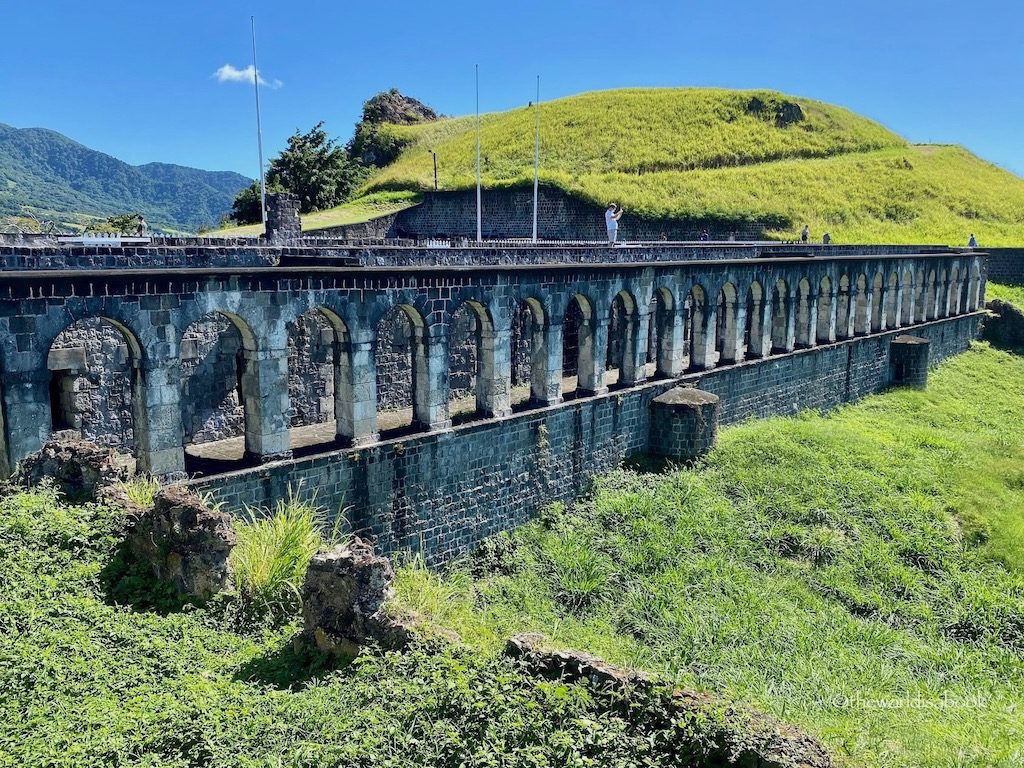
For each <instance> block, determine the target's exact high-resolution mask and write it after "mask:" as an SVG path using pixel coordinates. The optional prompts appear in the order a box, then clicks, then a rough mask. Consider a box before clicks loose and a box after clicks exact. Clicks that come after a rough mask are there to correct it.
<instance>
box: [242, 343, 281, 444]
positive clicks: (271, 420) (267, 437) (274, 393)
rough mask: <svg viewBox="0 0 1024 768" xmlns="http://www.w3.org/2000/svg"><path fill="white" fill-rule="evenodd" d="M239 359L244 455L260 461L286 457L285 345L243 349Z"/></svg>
mask: <svg viewBox="0 0 1024 768" xmlns="http://www.w3.org/2000/svg"><path fill="white" fill-rule="evenodd" d="M242 359H243V361H244V363H245V367H244V370H243V371H242V400H243V402H244V404H245V453H246V456H248V457H250V458H253V459H256V460H257V461H259V462H261V463H263V462H268V461H275V460H277V459H285V458H289V457H290V456H291V455H292V451H291V441H290V436H289V433H288V427H289V424H288V349H287V347H284V348H281V349H261V350H252V349H246V350H243V351H242Z"/></svg>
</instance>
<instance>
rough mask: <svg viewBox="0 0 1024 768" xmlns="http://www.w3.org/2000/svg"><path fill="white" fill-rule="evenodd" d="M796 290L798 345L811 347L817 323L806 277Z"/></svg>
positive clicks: (801, 280) (809, 285) (809, 284)
mask: <svg viewBox="0 0 1024 768" xmlns="http://www.w3.org/2000/svg"><path fill="white" fill-rule="evenodd" d="M796 290H797V300H796V345H797V346H798V347H810V346H812V345H813V344H814V326H815V324H816V322H817V318H816V317H815V312H814V300H813V298H812V297H811V283H810V281H808V279H807V278H806V277H803V278H801V279H800V282H799V283H797V288H796Z"/></svg>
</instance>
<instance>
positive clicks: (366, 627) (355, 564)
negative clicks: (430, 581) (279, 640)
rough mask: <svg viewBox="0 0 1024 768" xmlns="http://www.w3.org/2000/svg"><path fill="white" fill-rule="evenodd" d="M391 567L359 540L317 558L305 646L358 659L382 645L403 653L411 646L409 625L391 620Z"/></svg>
mask: <svg viewBox="0 0 1024 768" xmlns="http://www.w3.org/2000/svg"><path fill="white" fill-rule="evenodd" d="M394 579H395V572H394V570H393V569H392V568H391V562H390V561H389V560H388V559H387V558H386V557H382V556H380V555H377V554H375V553H374V551H373V545H372V544H369V543H367V542H365V541H363V540H362V539H360V538H359V537H355V538H353V539H352V541H350V542H349V543H348V544H345V545H339V546H336V547H334V548H333V549H331V550H330V551H328V552H321V553H320V554H318V555H315V556H314V557H313V559H312V561H311V562H310V564H309V570H308V571H307V572H306V581H305V583H304V584H303V585H302V618H303V624H304V628H303V631H302V635H301V638H300V641H301V642H303V643H305V644H307V645H312V646H315V647H317V648H319V649H320V650H322V651H326V652H328V653H332V654H337V655H341V656H355V655H356V654H357V653H358V652H359V647H360V646H361V645H364V644H366V643H368V642H371V641H376V642H378V643H380V644H381V646H383V647H385V648H391V649H398V648H403V647H405V646H406V645H407V644H408V642H409V629H408V626H407V623H406V622H404V621H403V620H401V619H396V618H393V617H391V616H390V615H389V614H388V613H387V611H386V608H385V603H386V602H387V601H388V600H389V599H390V598H391V597H392V596H393V594H394V591H393V589H392V587H391V585H392V582H394Z"/></svg>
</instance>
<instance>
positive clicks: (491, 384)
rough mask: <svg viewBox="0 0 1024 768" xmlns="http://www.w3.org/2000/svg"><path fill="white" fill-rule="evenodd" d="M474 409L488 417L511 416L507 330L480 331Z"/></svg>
mask: <svg viewBox="0 0 1024 768" xmlns="http://www.w3.org/2000/svg"><path fill="white" fill-rule="evenodd" d="M476 409H477V411H478V412H479V413H482V414H484V415H486V416H492V417H494V416H508V415H509V414H511V413H512V333H511V331H510V330H509V329H508V328H503V329H500V330H497V329H487V328H486V327H481V329H480V349H479V367H478V372H477V381H476Z"/></svg>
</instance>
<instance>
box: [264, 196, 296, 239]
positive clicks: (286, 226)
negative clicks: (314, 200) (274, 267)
mask: <svg viewBox="0 0 1024 768" xmlns="http://www.w3.org/2000/svg"><path fill="white" fill-rule="evenodd" d="M264 237H265V238H266V239H267V240H269V241H270V242H271V243H287V242H289V241H293V240H298V239H299V238H301V237H302V223H301V220H300V219H299V198H298V197H297V196H295V195H293V194H290V193H288V192H275V193H273V194H270V195H267V229H266V232H265V233H264Z"/></svg>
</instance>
